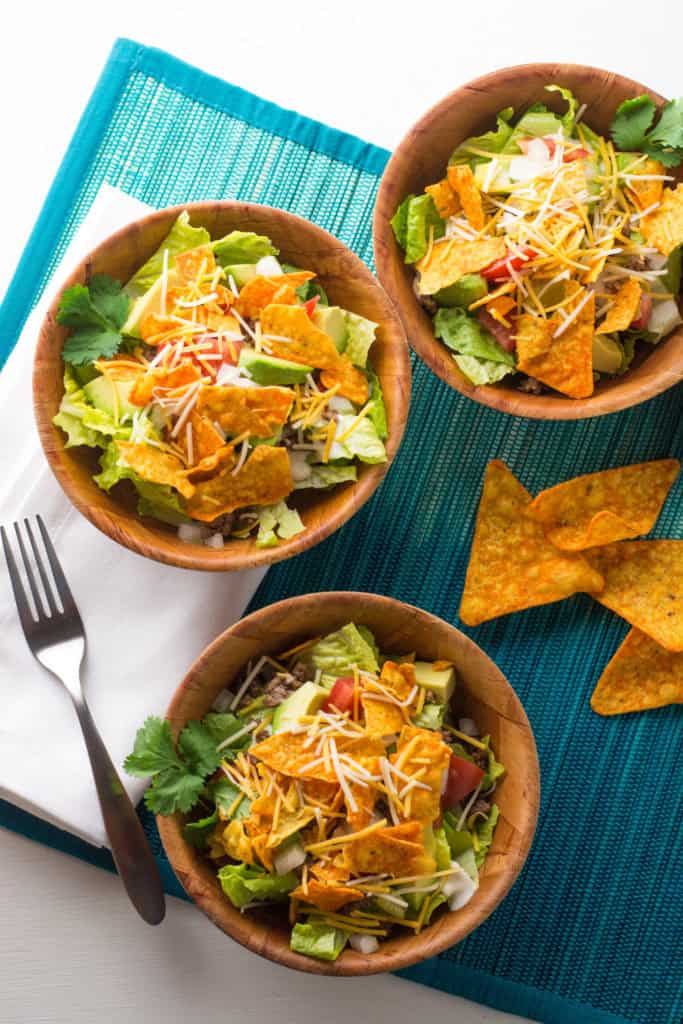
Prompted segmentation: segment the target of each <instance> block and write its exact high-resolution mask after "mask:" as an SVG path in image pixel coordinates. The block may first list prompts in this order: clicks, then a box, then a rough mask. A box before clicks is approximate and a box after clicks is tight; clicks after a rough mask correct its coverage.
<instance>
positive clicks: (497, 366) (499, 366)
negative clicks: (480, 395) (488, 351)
mask: <svg viewBox="0 0 683 1024" xmlns="http://www.w3.org/2000/svg"><path fill="white" fill-rule="evenodd" d="M453 359H454V360H455V362H456V364H457V365H458V367H459V368H460V370H461V371H462V372H463V373H464V374H465V376H466V377H467V379H468V380H469V381H470V383H472V384H474V385H475V386H476V387H480V386H481V385H482V384H495V383H496V382H497V381H499V380H502V379H503V377H507V375H508V373H514V367H512V366H508V365H507V364H506V363H495V362H493V360H491V359H477V357H476V356H453Z"/></svg>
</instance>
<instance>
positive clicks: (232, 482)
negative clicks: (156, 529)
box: [181, 445, 294, 523]
mask: <svg viewBox="0 0 683 1024" xmlns="http://www.w3.org/2000/svg"><path fill="white" fill-rule="evenodd" d="M188 486H192V485H191V484H189V485H188ZM293 487H294V481H293V479H292V470H291V466H290V462H289V456H288V455H287V451H286V449H284V448H272V447H270V446H269V445H259V447H258V448H255V449H254V450H253V452H252V454H251V455H250V456H249V458H248V459H247V461H246V462H245V463H244V465H243V466H242V468H241V469H240V470H239V472H237V473H235V471H234V467H233V465H232V463H228V464H227V465H226V466H223V468H222V469H220V470H219V472H218V473H216V474H215V476H211V477H209V479H208V480H201V481H200V482H199V483H197V485H196V487H194V488H193V492H194V493H193V494H192V497H191V498H190V499H189V501H188V506H187V507H188V512H189V514H190V515H191V516H192V517H193V519H199V520H200V521H201V522H205V523H210V522H212V521H213V520H214V519H216V518H217V517H218V516H222V515H224V514H225V513H226V512H234V511H235V509H237V508H244V506H245V505H272V504H273V502H276V501H279V500H280V499H281V498H286V497H287V495H288V494H289V493H290V491H291V490H292V489H293ZM181 493H182V492H181Z"/></svg>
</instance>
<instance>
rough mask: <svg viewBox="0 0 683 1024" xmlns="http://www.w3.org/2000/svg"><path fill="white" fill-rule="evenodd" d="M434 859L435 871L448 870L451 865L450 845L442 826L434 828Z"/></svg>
mask: <svg viewBox="0 0 683 1024" xmlns="http://www.w3.org/2000/svg"><path fill="white" fill-rule="evenodd" d="M434 860H435V861H436V870H437V871H448V869H449V867H450V866H451V847H450V844H449V842H448V837H447V836H446V832H445V830H444V828H443V826H442V827H441V828H435V829H434Z"/></svg>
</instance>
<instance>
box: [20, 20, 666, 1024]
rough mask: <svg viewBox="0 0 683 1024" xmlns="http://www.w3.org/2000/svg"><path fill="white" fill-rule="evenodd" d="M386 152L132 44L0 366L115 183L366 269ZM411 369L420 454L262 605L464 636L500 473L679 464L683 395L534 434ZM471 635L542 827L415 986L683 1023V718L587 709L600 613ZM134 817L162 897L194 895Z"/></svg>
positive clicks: (605, 1019) (32, 268)
mask: <svg viewBox="0 0 683 1024" xmlns="http://www.w3.org/2000/svg"><path fill="white" fill-rule="evenodd" d="M387 156H388V154H387V153H386V151H384V150H381V149H378V148H376V147H374V146H370V145H368V144H366V143H363V142H361V141H360V140H358V139H356V138H353V137H352V136H348V135H344V134H343V133H341V132H337V131H334V130H332V129H330V128H327V127H325V126H324V125H320V124H316V123H314V122H312V121H310V120H308V119H306V118H303V117H301V116H299V115H297V114H294V113H292V112H289V111H285V110H282V109H280V108H278V107H275V106H273V105H272V104H269V103H266V102H264V101H263V100H261V99H258V98H257V97H255V96H252V95H250V94H248V93H245V92H243V91H242V90H240V89H237V88H235V87H233V86H230V85H227V84H226V83H224V82H221V81H219V80H218V79H215V78H212V77H210V76H208V75H205V74H203V73H202V72H200V71H198V70H196V69H194V68H191V67H189V66H187V65H185V64H183V63H181V62H179V61H177V60H175V59H174V58H172V57H169V56H168V55H166V54H163V53H161V52H159V51H157V50H151V49H148V48H145V47H143V46H140V45H138V44H135V43H131V42H128V41H125V40H122V41H119V42H118V43H117V44H116V46H115V48H114V50H113V53H112V55H111V57H110V59H109V62H108V64H107V66H106V68H105V70H104V72H103V75H102V77H101V79H100V82H99V84H98V86H97V88H96V90H95V93H94V95H93V97H92V99H91V101H90V103H89V105H88V108H87V110H86V112H85V114H84V116H83V118H82V120H81V123H80V125H79V127H78V130H77V132H76V135H75V137H74V139H73V141H72V143H71V146H70V147H69V150H68V152H67V155H66V157H65V159H64V162H63V164H62V167H61V169H60V171H59V174H58V176H57V178H56V180H55V183H54V185H53V188H52V190H51V192H50V194H49V196H48V199H47V201H46V204H45V207H44V209H43V212H42V214H41V216H40V219H39V221H38V224H37V225H36V228H35V230H34V232H33V234H32V236H31V239H30V241H29V244H28V246H27V248H26V251H25V253H24V256H23V258H22V261H21V263H20V265H19V268H18V271H17V274H16V276H15V278H14V280H13V282H12V284H11V286H10V289H9V291H8V294H7V296H6V299H5V302H4V304H3V306H2V307H1V308H0V339H1V341H0V344H1V345H2V346H3V347H4V355H6V354H7V352H8V351H9V350H10V349H11V347H12V345H13V344H14V342H15V340H16V337H17V335H18V333H19V330H20V328H21V325H22V324H23V322H24V319H25V317H26V315H27V313H28V311H29V310H30V308H31V306H32V304H33V303H34V302H35V300H36V299H37V297H38V296H39V294H40V292H41V290H42V288H43V287H44V285H45V283H46V282H47V281H48V280H49V277H50V274H51V273H52V271H53V269H54V267H55V265H56V263H57V262H58V261H59V258H60V256H61V254H62V253H63V251H64V249H65V246H66V244H67V243H68V240H69V238H70V237H71V235H72V234H73V231H74V229H75V228H76V227H77V226H78V224H79V223H80V221H81V220H82V218H83V217H84V215H85V213H86V212H87V210H88V208H89V206H90V204H91V202H92V200H93V198H94V196H95V194H96V193H97V190H98V188H99V187H100V185H101V184H102V182H104V181H107V182H109V183H110V184H113V185H117V186H119V187H120V188H123V189H125V191H127V192H128V193H130V194H131V195H134V196H136V197H137V198H139V199H142V200H144V201H146V202H148V203H150V204H152V205H153V206H158V207H159V206H166V205H170V204H175V203H182V202H186V201H190V200H198V199H210V198H238V199H250V200H256V201H258V202H263V203H268V204H271V205H275V206H280V207H283V208H285V209H288V210H292V211H294V212H296V213H298V214H301V215H303V216H305V217H308V218H310V219H311V220H314V221H316V222H318V223H319V224H321V225H322V226H323V227H325V228H327V229H328V230H330V231H332V232H333V233H334V234H336V235H337V236H338V237H339V238H341V239H342V240H343V241H344V242H346V243H347V244H348V245H349V246H350V247H351V248H352V249H354V250H355V251H356V252H357V253H358V255H359V256H361V257H362V258H363V259H364V260H365V261H366V262H367V263H369V264H370V265H372V250H371V235H370V223H371V214H372V208H373V203H374V197H375V191H376V188H377V182H378V179H379V176H380V174H381V171H382V168H383V167H384V164H385V162H386V159H387ZM414 371H415V375H414V380H413V397H412V407H411V412H410V420H409V424H408V429H407V432H406V437H405V440H404V442H403V445H402V448H401V451H400V452H399V455H398V458H397V459H396V462H395V464H394V466H393V467H392V470H391V472H390V473H389V476H388V478H387V480H386V482H385V483H384V485H383V486H382V487H381V489H380V490H379V492H378V493H377V494H376V495H375V496H374V498H373V499H372V500H371V501H370V502H369V503H368V505H366V506H365V507H364V508H363V509H362V510H361V512H360V513H359V514H358V515H356V516H355V518H354V519H353V520H352V521H351V522H350V523H349V524H347V525H346V526H345V527H344V528H343V529H342V530H340V531H339V532H338V533H337V534H336V535H335V536H334V537H332V538H330V539H329V540H327V541H325V542H324V543H323V544H321V545H320V546H319V547H317V548H315V549H314V550H312V551H310V552H308V553H306V554H304V555H302V556H300V557H299V558H297V559H294V560H292V561H289V562H286V563H283V564H281V565H278V566H276V567H275V568H274V569H271V571H270V572H269V573H268V576H267V577H266V579H265V581H264V583H263V584H262V586H261V588H260V590H259V591H258V593H257V594H256V597H255V598H254V601H253V607H258V606H261V605H264V604H266V603H268V602H270V601H274V600H277V599H279V598H281V597H284V596H287V595H290V594H297V593H303V592H308V591H312V590H322V589H354V590H370V591H377V592H380V593H385V594H390V595H392V596H394V597H398V598H401V599H403V600H406V601H409V602H411V603H413V604H417V605H421V606H422V607H424V608H426V609H428V610H429V611H431V612H434V613H436V614H437V615H440V616H442V617H443V618H445V619H447V620H449V621H450V622H453V623H457V608H458V602H459V596H460V592H461V588H462V583H463V579H464V573H465V568H466V564H467V556H468V551H469V545H470V541H471V537H472V528H473V522H474V516H475V513H476V506H477V501H478V495H479V488H480V485H481V480H482V475H483V472H484V468H485V465H486V463H487V461H488V460H489V459H490V458H492V457H498V458H502V459H504V460H505V461H506V462H507V463H508V464H509V465H510V466H511V468H512V469H513V470H514V471H515V472H516V473H517V474H518V475H519V476H520V478H521V480H522V481H523V483H524V484H525V485H526V486H527V487H528V488H529V489H530V490H531V491H537V490H540V489H541V488H542V487H545V486H548V485H550V484H553V483H555V482H557V481H558V480H561V479H563V478H565V477H568V476H571V475H573V474H575V473H581V472H587V471H590V470H595V469H600V468H603V467H607V466H613V465H619V464H623V463H628V462H634V461H639V460H642V459H651V458H658V457H662V456H665V455H678V456H680V455H681V454H682V453H683V426H682V425H681V418H680V413H681V403H682V399H683V391H682V390H681V388H679V389H677V390H672V391H670V392H669V393H668V394H666V395H662V396H661V397H659V398H657V399H655V400H653V401H651V402H648V403H647V404H645V405H642V406H639V407H637V408H635V409H633V410H631V411H629V412H624V413H621V414H619V415H615V416H610V417H607V418H604V419H596V420H588V421H584V422H580V423H565V424H563V423H542V422H535V421H525V420H518V419H512V418H510V417H506V416H503V415H501V414H498V413H496V412H493V411H491V410H488V409H484V408H482V407H479V406H478V405H475V404H474V403H473V402H469V401H467V400H466V399H465V398H463V397H462V396H460V395H458V394H456V393H455V392H453V391H451V390H450V389H448V388H447V387H446V386H445V385H444V384H443V383H441V382H440V381H439V380H437V379H436V378H435V377H434V376H433V375H432V374H431V373H430V372H428V371H427V370H426V369H425V368H424V367H423V366H422V365H421V364H419V363H415V365H414ZM682 491H683V487H681V485H680V484H679V486H678V489H677V490H676V491H675V492H674V493H672V495H671V496H670V498H669V501H668V502H667V505H666V507H665V509H664V511H663V513H662V516H661V518H660V521H659V523H658V525H657V529H656V535H657V536H668V537H680V536H681V532H682V530H681V527H682V526H683V510H682V508H681V493H682ZM467 632H468V633H470V635H472V636H473V637H474V638H475V639H476V640H477V642H478V643H480V644H481V645H482V647H483V648H484V649H485V650H486V651H487V652H488V653H489V654H491V656H492V657H493V658H495V660H496V661H497V662H498V664H499V665H500V667H501V668H502V670H503V671H504V672H505V673H506V674H507V676H508V678H509V679H510V681H511V683H512V685H513V686H514V687H515V689H516V690H517V692H518V694H519V696H520V697H521V699H522V701H523V702H524V705H525V707H526V709H527V712H528V714H529V718H530V720H531V724H532V726H533V729H534V732H535V735H536V739H537V743H538V748H539V755H540V759H541V771H542V786H543V796H542V803H541V812H540V824H539V829H538V833H537V836H536V840H535V843H534V846H533V848H532V851H531V854H530V856H529V859H528V862H527V865H526V867H525V869H524V871H523V873H522V875H521V877H520V879H519V881H518V882H517V884H516V885H515V887H514V889H513V890H512V892H511V893H510V895H509V896H508V898H507V899H506V901H505V902H504V904H503V905H502V906H501V907H500V908H499V909H498V910H497V911H496V912H495V914H494V915H493V916H492V917H491V918H490V919H489V920H488V921H487V922H486V923H485V924H484V925H482V927H481V928H479V929H478V931H477V932H476V933H475V934H473V935H471V936H470V937H469V938H468V939H466V940H465V941H464V942H462V943H461V944H460V945H459V946H457V947H456V948H454V949H452V950H450V951H448V952H447V953H445V954H443V955H442V956H440V957H438V958H436V959H434V960H431V961H429V962H428V963H425V964H421V965H419V966H417V967H415V968H412V969H410V970H408V971H405V972H403V974H404V976H405V977H408V978H412V979H414V980H416V981H420V982H423V983H424V984H427V985H431V986H433V987H436V988H440V989H444V990H446V991H449V992H454V993H459V994H461V995H465V996H468V997H470V998H472V999H475V1000H478V1001H479V1002H482V1003H487V1004H489V1005H491V1006H496V1007H498V1008H500V1009H505V1010H509V1011H511V1012H516V1013H519V1014H524V1015H526V1016H530V1017H533V1018H535V1019H537V1020H541V1021H544V1022H546V1024H575V1022H581V1024H583V1022H586V1024H610V1022H611V1024H619V1022H621V1024H623V1022H624V1021H628V1022H638V1024H674V1022H678V1021H680V1019H681V1016H682V1010H683V999H682V990H681V977H682V975H683V971H682V966H683V965H682V963H681V946H680V920H681V918H682V916H683V915H682V913H681V912H682V910H683V906H682V902H683V901H682V900H681V885H680V879H681V868H682V866H683V864H682V859H681V838H680V820H681V806H680V792H681V786H680V764H681V749H680V745H681V744H680V739H681V719H680V709H677V708H665V709H661V710H658V711H655V712H649V713H647V714H642V715H632V716H626V717H624V718H621V719H618V718H617V719H601V718H598V717H597V716H596V715H594V714H593V713H592V712H591V711H590V709H589V706H588V698H589V696H590V693H591V690H592V687H593V684H594V681H595V680H596V679H597V676H598V675H599V673H600V670H601V668H602V666H604V664H605V663H606V662H607V660H608V659H609V657H610V656H611V654H612V653H613V651H614V650H615V649H616V647H617V645H618V643H619V642H620V640H621V638H622V637H623V636H624V634H625V632H626V627H625V625H624V623H622V622H621V621H620V620H619V619H617V618H616V617H615V616H613V615H611V614H610V613H609V612H607V611H606V610H605V609H603V608H601V607H600V606H599V605H597V604H594V603H592V602H591V601H590V600H589V599H588V598H587V597H576V598H573V599H571V600H569V601H566V602H564V603H562V604H559V605H551V606H548V607H546V608H541V609H536V610H532V611H528V612H524V613H522V614H519V615H515V616H512V617H508V618H504V619H501V620H499V621H497V622H492V623H489V624H487V625H485V626H483V627H480V628H479V629H477V630H467ZM508 769H509V770H510V771H512V772H514V765H508ZM141 813H142V814H143V819H144V821H145V826H146V828H147V829H148V832H149V834H150V837H151V839H152V842H153V845H154V849H155V852H156V854H157V856H158V859H159V862H160V865H161V869H162V872H163V876H164V881H165V884H166V887H167V889H168V891H169V892H174V893H175V894H177V895H182V893H181V891H180V889H179V887H178V884H177V882H176V881H175V879H174V877H173V874H172V872H171V870H170V867H169V865H168V862H167V861H166V860H165V858H164V856H163V851H161V849H160V844H159V839H158V835H157V834H156V830H155V828H154V823H153V821H152V820H151V819H150V818H149V817H148V816H147V815H146V814H145V812H144V811H142V812H141ZM0 824H3V825H5V826H6V827H8V828H12V829H14V830H16V831H19V832H22V833H24V834H25V835H28V836H31V837H33V838H34V839H37V840H38V841H40V842H43V843H46V844H47V845H50V846H53V847H56V848H58V849H61V850H64V851H66V852H69V853H72V854H75V855H76V856H79V857H82V858H83V859H84V860H88V861H90V862H91V863H95V864H98V865H100V866H102V867H108V868H111V860H110V858H109V855H108V854H107V853H106V852H104V851H98V850H94V849H93V848H91V847H89V846H87V845H86V844H84V843H81V842H80V841H78V840H76V839H74V838H73V837H71V836H68V835H66V834H65V833H62V832H59V831H57V830H56V829H53V828H51V827H50V826H48V825H45V824H44V823H42V822H39V821H38V820H37V819H35V818H32V817H30V816H29V815H27V814H25V813H23V812H21V811H19V810H17V809H16V808H14V807H11V806H10V805H8V804H3V803H2V802H0ZM677 929H678V932H677ZM677 938H678V943H677Z"/></svg>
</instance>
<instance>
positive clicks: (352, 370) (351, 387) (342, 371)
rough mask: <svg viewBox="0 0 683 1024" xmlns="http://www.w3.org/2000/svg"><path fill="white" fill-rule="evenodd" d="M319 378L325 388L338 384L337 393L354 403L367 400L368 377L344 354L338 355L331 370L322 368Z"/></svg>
mask: <svg viewBox="0 0 683 1024" xmlns="http://www.w3.org/2000/svg"><path fill="white" fill-rule="evenodd" d="M320 380H321V382H322V385H323V387H325V388H333V387H334V386H335V384H339V385H340V388H339V391H338V392H337V394H338V395H339V396H340V398H348V399H349V401H350V402H355V403H356V405H365V403H366V402H367V400H368V395H369V394H370V390H369V387H368V379H367V377H366V376H365V374H364V373H362V371H361V370H359V369H358V367H356V366H354V365H353V363H351V361H350V360H349V359H347V358H346V356H341V357H340V359H339V362H338V363H337V366H336V367H335V368H334V369H333V370H323V371H322V373H321V374H320Z"/></svg>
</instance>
